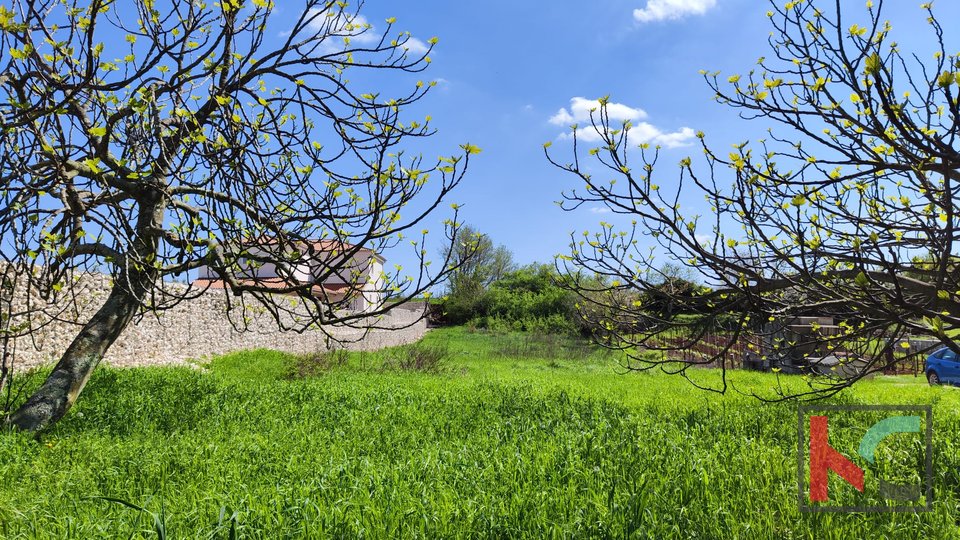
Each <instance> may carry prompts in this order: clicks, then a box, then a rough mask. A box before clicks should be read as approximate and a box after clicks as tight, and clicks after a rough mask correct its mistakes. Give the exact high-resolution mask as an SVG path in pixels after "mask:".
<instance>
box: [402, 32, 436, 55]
mask: <svg viewBox="0 0 960 540" xmlns="http://www.w3.org/2000/svg"><path fill="white" fill-rule="evenodd" d="M403 46H404V48H406V49H407V50H409V51H410V54H412V55H414V56H421V55H423V54H426V52H427V51H429V50H430V47H429V46H428V45H427V44H426V43H424V42H422V41H420V40H419V39H417V38H415V37H412V36H411V37H410V38H409V39H407V42H406V43H404V44H403Z"/></svg>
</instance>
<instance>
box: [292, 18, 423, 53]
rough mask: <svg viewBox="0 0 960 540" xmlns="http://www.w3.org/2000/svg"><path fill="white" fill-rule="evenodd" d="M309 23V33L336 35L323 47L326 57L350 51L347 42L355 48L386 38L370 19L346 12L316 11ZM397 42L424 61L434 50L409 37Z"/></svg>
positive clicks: (325, 41) (407, 35)
mask: <svg viewBox="0 0 960 540" xmlns="http://www.w3.org/2000/svg"><path fill="white" fill-rule="evenodd" d="M307 20H309V21H310V23H309V24H308V25H307V28H308V29H309V30H311V31H313V32H325V33H327V34H332V37H330V38H327V39H326V40H324V42H323V44H322V49H323V51H324V52H326V53H330V52H337V51H342V50H344V49H346V48H347V47H348V45H347V44H346V43H345V42H344V41H343V38H350V45H351V46H356V45H360V46H363V45H376V44H377V43H379V42H380V40H381V39H382V37H383V35H382V34H380V33H379V32H377V28H376V27H375V26H374V25H372V24H370V22H369V21H368V20H367V18H366V17H364V16H363V15H359V14H357V13H351V12H349V11H345V10H343V11H328V10H321V9H318V8H314V9H311V10H309V11H308V12H307ZM285 35H290V32H284V33H283V34H281V36H285ZM404 38H406V41H405V42H403V40H404ZM397 41H398V42H403V43H402V45H400V47H401V48H402V49H406V51H407V54H408V55H410V57H414V58H416V57H420V56H422V55H423V54H425V53H426V52H427V51H428V50H430V46H429V45H427V44H426V43H424V42H423V41H422V40H420V39H417V38H415V37H413V36H411V35H410V34H409V33H407V34H406V35H405V36H400V37H398V38H397Z"/></svg>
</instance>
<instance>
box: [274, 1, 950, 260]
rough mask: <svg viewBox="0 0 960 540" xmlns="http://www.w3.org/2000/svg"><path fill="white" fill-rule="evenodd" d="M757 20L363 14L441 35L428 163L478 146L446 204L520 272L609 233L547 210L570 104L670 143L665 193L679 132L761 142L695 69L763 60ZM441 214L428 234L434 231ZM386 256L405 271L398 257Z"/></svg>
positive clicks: (890, 14) (905, 10)
mask: <svg viewBox="0 0 960 540" xmlns="http://www.w3.org/2000/svg"><path fill="white" fill-rule="evenodd" d="M827 3H828V4H830V5H832V4H833V2H827ZM878 3H879V2H878ZM844 4H845V8H846V7H848V6H853V7H854V11H852V13H858V14H860V17H859V19H856V18H854V19H850V21H849V22H850V23H853V22H866V12H865V10H863V9H862V7H863V4H862V3H861V2H860V0H855V1H853V2H847V0H844ZM941 4H942V5H940V4H938V5H937V10H936V11H937V13H938V15H939V16H940V20H941V21H943V22H944V23H946V22H947V21H950V20H957V17H958V16H960V6H958V5H957V4H960V2H942V3H941ZM919 6H920V3H919V1H917V2H914V1H913V0H896V1H892V2H891V1H888V2H887V3H886V5H884V13H885V15H886V18H888V19H889V20H891V22H892V23H893V25H894V33H895V35H896V37H897V39H898V40H901V41H903V42H907V43H909V42H910V41H911V39H912V36H913V35H916V34H920V33H922V34H924V35H926V34H928V32H927V31H926V29H925V27H926V25H925V24H924V13H923V11H922V10H921V9H920V7H919ZM284 7H286V6H284ZM767 9H768V4H767V3H766V2H763V1H758V0H606V1H597V2H583V1H572V0H554V1H550V2H518V1H512V2H507V1H504V0H490V1H487V2H484V3H482V4H477V3H467V2H449V1H437V0H416V1H403V2H397V1H393V2H384V1H374V0H369V1H368V2H367V3H366V4H365V5H364V6H363V9H362V10H361V13H362V14H363V15H364V16H365V17H366V18H367V20H368V21H369V22H370V23H372V24H373V25H374V27H375V28H374V30H376V29H377V28H378V27H379V28H382V27H383V26H384V24H383V21H384V19H386V18H387V17H391V16H395V17H397V23H396V28H398V29H404V30H409V31H410V32H412V34H413V35H414V36H416V37H417V38H418V39H420V40H422V41H426V40H427V39H428V38H429V37H431V36H437V37H439V39H440V41H439V44H438V45H437V46H436V48H435V49H434V53H433V54H432V55H431V56H432V60H433V63H432V66H431V68H430V69H428V71H427V73H426V74H425V75H424V77H426V78H429V79H434V80H437V81H439V84H438V86H437V87H436V88H435V89H434V91H433V92H432V93H431V94H429V95H428V96H427V97H426V99H425V101H424V102H423V103H422V107H423V109H424V111H425V112H427V113H429V114H431V115H432V116H433V118H434V121H433V125H434V127H436V128H437V129H438V130H439V133H438V134H437V135H436V136H435V137H433V138H432V140H431V141H430V144H429V146H428V148H429V149H430V150H428V151H427V155H430V152H434V153H435V154H436V155H439V154H449V153H450V152H452V151H453V150H455V149H456V146H457V145H458V144H460V143H464V142H470V143H472V144H475V145H477V146H479V147H480V148H482V149H483V152H482V153H481V154H479V155H477V156H474V159H473V160H472V162H471V169H470V171H469V173H468V175H467V177H466V179H465V180H464V182H463V184H462V185H461V186H460V188H459V189H458V191H457V192H456V194H455V196H454V199H453V200H451V201H450V202H458V203H461V204H462V205H463V209H462V215H461V217H462V220H463V221H465V222H467V223H469V224H471V225H473V226H475V227H476V228H478V229H479V230H480V231H481V232H483V233H486V234H488V235H489V236H490V237H491V238H492V239H493V240H494V241H495V242H497V243H502V244H504V245H506V246H507V247H508V248H510V249H511V250H512V251H513V253H514V256H515V259H516V260H517V262H519V263H521V264H525V263H530V262H534V261H539V262H550V261H552V260H553V256H554V255H556V254H558V253H566V252H567V244H568V242H569V236H568V235H569V233H570V232H571V231H574V230H577V231H581V230H585V229H591V230H594V229H597V228H598V223H599V222H600V221H601V220H610V221H613V222H614V223H615V224H616V223H617V221H616V220H615V219H614V218H612V217H611V216H610V215H609V214H603V213H600V212H599V210H600V209H599V208H593V209H591V208H588V207H584V208H581V209H580V210H578V211H576V212H573V213H570V212H564V211H562V210H561V209H559V208H558V207H557V206H556V205H555V204H554V201H556V200H559V198H560V195H561V192H562V191H563V190H564V189H570V188H572V187H576V186H577V182H576V181H575V178H573V177H571V176H568V175H565V174H563V173H562V172H561V171H559V170H557V169H555V168H553V167H552V166H551V165H550V164H549V163H548V162H547V161H546V159H545V158H544V156H543V150H542V145H543V143H544V142H546V141H554V145H553V147H552V149H551V150H552V151H553V152H555V154H556V155H557V156H558V157H560V158H562V157H563V156H564V155H565V154H566V155H569V148H570V145H569V141H566V140H564V139H562V138H561V137H560V136H561V134H562V133H564V132H565V131H567V128H566V127H565V124H566V123H567V122H566V121H568V120H569V119H570V117H573V116H576V113H577V110H578V108H577V107H575V105H577V104H578V103H577V102H575V101H573V100H576V98H584V99H596V98H597V97H599V96H603V95H608V94H609V95H610V98H611V101H612V102H613V103H617V104H619V105H620V106H622V107H623V109H621V110H622V111H623V112H624V113H625V114H627V115H633V116H634V117H636V118H637V119H638V121H642V122H646V123H648V124H650V127H648V129H649V130H656V131H651V133H657V132H659V133H662V134H664V135H670V134H672V136H665V137H663V138H660V139H655V140H654V142H658V141H659V142H664V143H667V144H669V145H670V146H673V147H672V148H665V149H664V150H663V152H662V157H661V161H660V164H661V165H660V167H659V172H658V174H659V175H660V183H661V184H662V185H665V184H668V182H669V180H670V178H671V177H675V174H673V171H674V170H675V164H676V163H677V162H678V161H679V160H680V159H681V158H682V157H684V156H686V155H691V154H693V155H697V154H699V152H700V151H699V149H698V148H696V147H694V146H684V145H683V143H684V142H693V141H695V139H693V138H692V137H690V138H689V140H685V138H684V136H683V131H682V130H683V128H689V129H691V130H703V131H704V132H706V135H707V141H708V142H709V143H710V144H711V145H712V146H714V147H715V148H718V149H721V150H722V149H724V148H728V147H729V145H731V144H733V143H737V142H742V141H745V140H747V139H751V138H752V139H756V138H760V137H762V136H763V134H764V132H765V130H766V129H767V128H768V127H771V126H770V125H769V124H768V123H764V122H762V121H754V122H745V121H742V120H739V119H738V118H737V116H736V113H735V112H734V111H732V110H730V109H727V108H725V107H723V106H721V105H718V104H716V103H715V102H714V101H713V100H712V92H711V91H710V89H709V88H708V87H707V85H706V84H705V82H704V81H703V78H702V76H701V75H700V73H699V70H701V69H707V70H721V71H722V72H723V73H725V74H732V73H744V72H746V71H748V70H749V69H751V68H752V67H754V66H755V62H756V60H757V58H758V57H759V56H761V55H767V54H768V53H769V48H768V45H767V37H768V35H769V33H770V30H771V27H770V24H769V21H768V19H767V17H766V11H767ZM918 31H919V32H918ZM950 37H951V36H948V39H949V38H950ZM953 44H954V45H956V47H957V48H960V44H957V43H956V41H954V42H953ZM948 49H949V47H948ZM924 51H926V49H924ZM931 52H932V49H931ZM561 110H563V113H561ZM551 119H554V120H555V122H559V121H560V120H564V122H560V123H561V124H563V125H557V124H556V123H554V122H551ZM444 208H446V206H445V207H444ZM443 217H446V216H445V215H444V214H438V215H437V216H436V221H435V223H434V224H431V228H432V229H437V230H439V229H440V226H439V223H440V221H441V220H442V218H443ZM620 221H621V222H625V221H627V220H626V219H623V220H620ZM434 240H436V239H434ZM386 256H387V257H388V259H389V260H390V262H399V263H401V264H404V263H407V262H408V261H410V260H411V259H410V258H409V257H408V256H407V254H406V253H405V252H404V251H403V250H401V251H395V252H393V253H387V254H386Z"/></svg>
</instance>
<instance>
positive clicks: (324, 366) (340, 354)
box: [287, 349, 350, 379]
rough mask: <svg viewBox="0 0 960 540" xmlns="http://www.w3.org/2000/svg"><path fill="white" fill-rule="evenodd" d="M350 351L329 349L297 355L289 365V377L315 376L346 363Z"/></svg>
mask: <svg viewBox="0 0 960 540" xmlns="http://www.w3.org/2000/svg"><path fill="white" fill-rule="evenodd" d="M349 359H350V353H348V352H347V351H346V350H344V349H331V350H329V351H322V352H317V353H313V354H305V355H300V356H297V357H296V359H295V360H294V362H293V365H292V366H291V369H290V373H289V374H288V375H287V378H289V379H302V378H305V377H316V376H317V375H321V374H323V373H326V372H328V371H330V370H332V369H335V368H339V367H343V366H345V365H347V362H348V360H349Z"/></svg>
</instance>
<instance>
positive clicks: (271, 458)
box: [0, 328, 960, 539]
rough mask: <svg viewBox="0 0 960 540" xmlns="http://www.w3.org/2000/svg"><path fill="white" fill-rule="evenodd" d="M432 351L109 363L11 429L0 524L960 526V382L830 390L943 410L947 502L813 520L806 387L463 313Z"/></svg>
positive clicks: (2, 527) (3, 441) (516, 529)
mask: <svg viewBox="0 0 960 540" xmlns="http://www.w3.org/2000/svg"><path fill="white" fill-rule="evenodd" d="M418 350H419V351H420V353H421V355H422V356H423V357H424V358H420V357H419V356H417V355H416V354H411V353H408V352H404V350H388V351H382V352H380V353H376V354H369V353H368V354H363V355H360V354H352V355H350V356H349V357H345V358H336V359H330V358H327V359H323V360H322V361H320V362H314V363H303V362H302V361H298V360H297V359H295V358H292V357H290V356H288V355H284V354H280V353H274V352H269V351H252V352H245V353H238V354H234V355H230V356H227V357H223V358H219V359H216V360H214V361H213V362H211V363H210V364H209V365H208V366H207V369H205V370H193V369H188V368H143V369H125V370H118V369H101V370H99V371H98V372H97V373H96V374H95V376H94V377H93V379H92V380H91V382H90V383H89V385H88V386H87V389H86V390H85V392H84V394H83V395H82V396H81V398H80V400H79V402H78V404H77V406H76V407H75V408H74V409H73V410H72V411H71V413H70V414H69V415H68V416H67V417H66V418H65V419H64V420H63V421H62V422H61V423H59V424H58V425H57V426H55V428H53V429H52V430H51V431H49V432H48V433H46V434H44V435H43V437H42V438H41V440H40V441H35V440H34V439H33V438H32V437H30V436H28V435H24V434H12V433H8V434H0V538H4V539H13V538H84V539H86V538H115V537H116V538H158V537H163V535H165V537H166V538H232V537H242V538H270V539H274V538H324V537H338V538H397V537H420V538H451V537H485V538H515V537H528V538H567V537H572V538H580V537H588V538H623V537H640V538H671V537H677V538H745V539H755V538H758V539H762V538H838V539H839V538H952V537H957V536H960V528H958V523H960V454H958V452H960V393H958V391H957V390H956V389H953V388H930V387H928V386H927V385H926V384H925V381H923V380H922V379H920V378H917V379H915V378H913V377H897V378H885V377H878V378H877V379H874V380H870V381H864V382H862V383H860V384H859V385H858V387H856V388H855V389H853V390H850V391H847V392H845V393H843V394H842V395H840V396H837V397H836V398H833V399H832V400H831V402H832V403H845V404H849V403H864V404H876V403H897V404H900V403H915V404H928V403H929V404H933V407H934V418H935V421H934V425H935V429H934V436H933V441H934V447H935V453H934V474H935V482H934V483H935V502H934V504H933V511H932V512H928V513H908V514H891V513H886V514H829V513H813V514H811V513H801V512H800V511H799V508H798V494H797V461H796V459H797V454H796V453H797V408H796V407H797V405H796V404H795V403H793V404H791V403H787V404H763V403H760V402H758V401H756V400H753V399H751V398H748V397H745V396H743V395H739V394H737V393H728V394H726V395H717V394H712V393H706V392H703V391H699V390H696V389H695V388H693V387H692V386H691V385H690V384H689V383H688V382H686V381H684V380H682V379H680V378H677V377H671V376H667V375H663V374H647V373H626V374H624V373H622V370H619V369H617V358H616V357H614V356H611V355H605V354H603V353H600V352H598V351H595V350H593V349H591V348H589V347H586V346H583V345H579V344H574V343H570V342H564V341H561V340H557V339H537V338H529V337H525V336H523V335H519V334H501V335H491V334H484V333H473V332H469V331H467V330H464V329H459V328H454V329H444V330H435V331H432V332H430V334H428V336H427V337H426V338H425V340H424V343H423V344H421V345H420V346H419V349H418ZM423 351H427V352H426V353H424V352H423ZM431 354H432V355H433V356H432V357H440V358H443V360H442V362H441V363H440V364H439V365H434V364H433V363H432V362H431V361H430V359H431V358H432V357H431ZM421 360H423V361H422V362H421ZM695 377H697V378H698V379H701V381H702V382H715V380H716V377H717V373H716V372H715V371H707V370H701V371H698V372H697V373H696V374H695ZM733 379H734V382H735V383H736V384H738V385H739V387H741V388H769V387H770V386H771V385H773V384H776V379H775V378H774V377H773V376H771V375H767V374H757V373H736V374H734V375H733ZM35 380H36V379H35ZM796 383H797V381H791V380H790V378H788V379H787V384H796ZM831 437H832V435H831ZM831 442H833V439H831ZM844 451H845V452H846V451H847V450H846V449H845V450H844ZM830 486H831V493H833V490H834V489H836V490H840V491H841V492H840V493H839V495H840V496H841V498H847V499H849V498H850V497H851V496H852V495H851V493H850V492H852V488H850V487H849V486H846V485H844V484H843V483H842V482H839V481H837V479H836V477H832V478H831V483H830ZM843 490H846V492H843Z"/></svg>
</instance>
